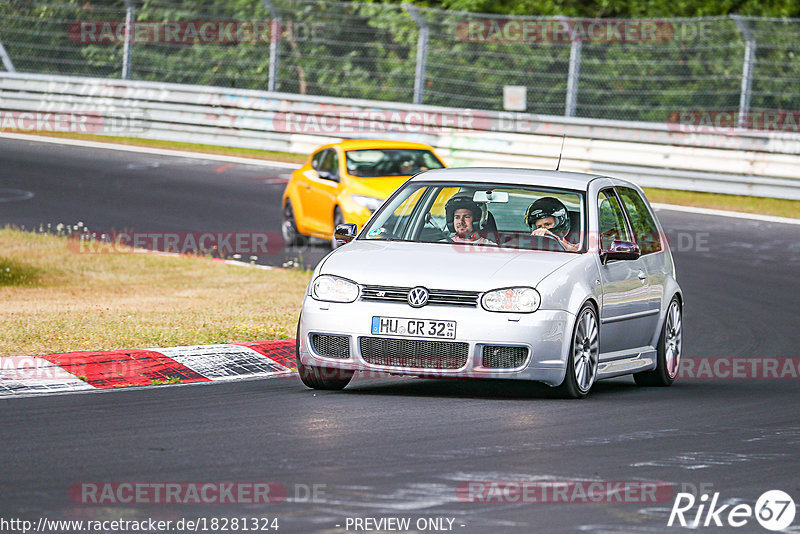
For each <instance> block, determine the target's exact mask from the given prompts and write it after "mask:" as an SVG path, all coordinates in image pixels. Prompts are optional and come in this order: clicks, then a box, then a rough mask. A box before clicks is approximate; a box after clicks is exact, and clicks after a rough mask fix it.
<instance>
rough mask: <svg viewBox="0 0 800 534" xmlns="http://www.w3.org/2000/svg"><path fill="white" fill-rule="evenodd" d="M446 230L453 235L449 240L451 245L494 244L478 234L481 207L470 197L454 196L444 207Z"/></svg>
mask: <svg viewBox="0 0 800 534" xmlns="http://www.w3.org/2000/svg"><path fill="white" fill-rule="evenodd" d="M444 210H445V217H446V220H447V229H448V230H450V231H451V232H452V233H453V234H452V235H451V236H450V238H449V239H446V240H445V241H450V242H452V243H470V244H475V245H487V244H489V245H493V244H494V242H493V241H490V240H489V239H486V238H485V237H483V236H481V235H480V234H479V233H478V230H477V227H478V225H479V224H480V220H481V216H482V214H483V212H482V210H481V207H480V206H479V205H478V204H477V203H476V202H475V201H473V200H472V198H471V197H465V196H454V197H453V198H451V199H450V200H448V201H447V204H445V206H444Z"/></svg>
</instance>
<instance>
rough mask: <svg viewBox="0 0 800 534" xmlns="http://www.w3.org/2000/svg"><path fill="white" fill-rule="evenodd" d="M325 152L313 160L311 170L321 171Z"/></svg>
mask: <svg viewBox="0 0 800 534" xmlns="http://www.w3.org/2000/svg"><path fill="white" fill-rule="evenodd" d="M325 152H326V151H325V150H320V151H319V152H317V153H316V154H314V156H312V158H311V168H312V169H314V170H315V171H318V170H319V166H320V163H321V162H322V156H323V155H324V154H325Z"/></svg>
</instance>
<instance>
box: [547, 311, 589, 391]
mask: <svg viewBox="0 0 800 534" xmlns="http://www.w3.org/2000/svg"><path fill="white" fill-rule="evenodd" d="M599 340H600V328H599V326H598V322H597V312H595V310H594V307H593V306H592V305H591V304H584V305H583V307H582V308H581V311H579V312H578V317H577V318H576V319H575V327H574V328H573V330H572V343H571V344H570V351H569V358H567V372H566V374H565V376H564V381H563V382H562V383H561V385H560V386H558V387H557V388H556V391H557V393H558V394H559V396H561V397H564V398H567V399H582V398H583V397H585V396H586V395H587V394H588V393H589V390H590V389H592V385H593V384H594V382H595V380H596V379H597V367H598V363H599V359H600V343H599Z"/></svg>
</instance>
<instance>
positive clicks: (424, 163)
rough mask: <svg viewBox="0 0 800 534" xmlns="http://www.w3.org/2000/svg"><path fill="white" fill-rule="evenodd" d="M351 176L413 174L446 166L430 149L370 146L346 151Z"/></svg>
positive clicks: (348, 170)
mask: <svg viewBox="0 0 800 534" xmlns="http://www.w3.org/2000/svg"><path fill="white" fill-rule="evenodd" d="M345 159H346V162H347V172H348V173H349V174H350V175H351V176H359V177H373V176H411V175H414V174H417V173H418V172H422V171H427V170H428V169H441V168H443V167H444V165H443V164H442V162H441V161H439V160H438V159H437V158H436V156H434V155H433V152H431V151H430V150H418V149H406V148H370V149H365V150H348V151H347V152H346V153H345Z"/></svg>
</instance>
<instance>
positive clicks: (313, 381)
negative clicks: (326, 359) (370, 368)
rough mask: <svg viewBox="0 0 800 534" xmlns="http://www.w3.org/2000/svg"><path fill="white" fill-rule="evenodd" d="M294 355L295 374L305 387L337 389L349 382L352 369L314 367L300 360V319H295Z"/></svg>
mask: <svg viewBox="0 0 800 534" xmlns="http://www.w3.org/2000/svg"><path fill="white" fill-rule="evenodd" d="M294 350H295V357H296V358H297V374H299V375H300V380H302V381H303V384H305V385H306V387H309V388H311V389H321V390H329V391H338V390H340V389H344V387H345V386H346V385H347V384H349V383H350V379H351V378H353V373H354V371H348V370H346V369H335V368H329V367H316V366H314V365H305V364H304V363H303V362H302V361H300V321H297V338H296V339H295V344H294Z"/></svg>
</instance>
